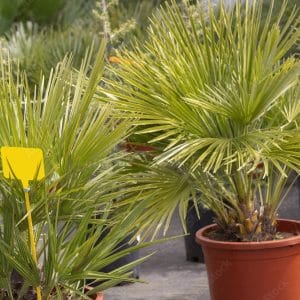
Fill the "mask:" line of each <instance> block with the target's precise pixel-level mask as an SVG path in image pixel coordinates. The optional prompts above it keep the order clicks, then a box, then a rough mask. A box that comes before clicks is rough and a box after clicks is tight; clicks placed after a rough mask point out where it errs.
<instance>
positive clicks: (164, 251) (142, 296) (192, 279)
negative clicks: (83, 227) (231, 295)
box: [105, 183, 300, 300]
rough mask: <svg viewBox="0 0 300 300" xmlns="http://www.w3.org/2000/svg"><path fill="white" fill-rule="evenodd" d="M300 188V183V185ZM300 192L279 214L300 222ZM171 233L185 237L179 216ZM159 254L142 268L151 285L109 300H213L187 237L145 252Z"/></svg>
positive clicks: (109, 295) (120, 291) (116, 291)
mask: <svg viewBox="0 0 300 300" xmlns="http://www.w3.org/2000/svg"><path fill="white" fill-rule="evenodd" d="M298 185H299V186H300V184H299V183H298ZM299 198H300V197H299V190H297V189H296V188H295V189H293V190H292V191H291V193H290V194H289V196H288V199H287V201H285V203H283V205H282V207H281V209H280V212H279V215H280V216H281V217H285V218H291V219H300V202H299ZM169 234H170V235H171V236H172V235H178V234H182V229H181V226H180V221H179V218H178V216H175V217H174V220H173V222H172V224H171V227H170V231H169ZM153 251H157V252H156V253H155V255H154V256H153V257H151V258H150V259H149V260H148V261H146V262H145V263H144V264H142V265H141V267H140V277H141V279H143V280H144V281H146V282H147V283H145V284H141V283H135V284H131V285H127V286H123V287H115V288H112V289H110V290H108V291H105V300H210V297H209V290H208V284H207V275H206V271H205V265H204V264H200V263H193V262H187V261H186V260H185V247H184V241H183V238H180V239H177V240H173V241H168V242H165V243H163V244H160V245H156V246H154V247H152V248H147V249H143V250H142V255H146V254H148V253H151V252H153Z"/></svg>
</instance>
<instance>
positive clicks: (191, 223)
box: [184, 201, 214, 263]
mask: <svg viewBox="0 0 300 300" xmlns="http://www.w3.org/2000/svg"><path fill="white" fill-rule="evenodd" d="M198 209H199V212H200V219H199V217H198V215H197V211H196V209H195V206H194V202H192V201H190V202H189V205H188V210H187V215H186V228H187V232H188V233H189V235H186V236H185V237H184V245H185V251H186V260H187V261H193V262H200V263H204V256H203V251H202V248H201V246H200V245H199V244H198V243H196V240H195V237H196V232H197V231H198V230H199V229H201V228H203V227H205V226H207V225H210V224H212V223H213V218H214V213H213V212H212V210H210V209H207V208H205V207H203V206H202V205H199V207H198Z"/></svg>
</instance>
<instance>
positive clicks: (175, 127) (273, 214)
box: [99, 0, 300, 241]
mask: <svg viewBox="0 0 300 300" xmlns="http://www.w3.org/2000/svg"><path fill="white" fill-rule="evenodd" d="M273 2H274V1H273ZM273 2H272V3H273ZM286 5H287V2H286V1H285V2H284V3H283V5H282V7H281V10H280V13H279V14H278V15H277V16H276V17H275V19H273V18H272V16H273V15H272V6H273V5H271V9H270V10H269V11H268V13H267V16H266V17H265V18H262V11H263V1H259V0H254V1H243V2H242V1H238V0H237V1H236V2H235V5H234V6H233V7H230V8H229V7H226V6H225V5H223V3H221V5H220V7H218V9H215V7H214V6H213V5H209V6H208V8H205V9H204V8H203V7H202V6H201V5H200V4H196V5H193V6H191V5H186V6H184V7H183V9H182V6H181V9H179V7H178V6H177V5H176V4H175V1H172V3H171V4H170V5H167V7H166V8H165V9H161V10H160V12H159V13H158V14H157V15H156V16H154V17H153V18H152V23H151V26H150V28H149V38H148V40H147V42H145V43H144V44H138V43H137V44H136V45H135V48H134V49H133V50H132V51H127V52H126V51H123V52H121V53H120V61H121V63H120V65H119V66H118V67H117V68H114V69H113V70H112V71H113V72H114V73H115V75H116V76H117V77H118V78H119V81H110V80H107V81H106V86H107V87H106V88H105V89H103V88H100V89H99V94H102V93H105V94H106V95H107V96H108V98H109V99H111V101H112V102H113V103H114V106H115V108H117V109H118V110H117V111H116V114H117V115H118V116H122V117H124V118H129V119H130V118H134V119H135V124H136V125H137V126H138V127H137V128H138V129H139V130H138V131H137V132H136V134H137V135H149V134H150V135H154V137H153V138H152V139H151V140H148V142H149V143H150V144H151V143H153V144H155V143H160V145H161V148H160V149H161V151H160V153H156V156H155V157H154V159H153V161H151V162H150V166H145V165H142V167H140V165H139V163H135V162H134V163H132V165H131V166H130V168H134V169H135V170H136V174H137V176H135V178H134V179H135V180H136V184H137V186H138V189H139V190H142V192H141V198H142V199H143V201H145V202H146V203H147V205H148V209H149V210H148V214H147V217H148V221H147V222H146V223H147V224H149V223H151V224H152V225H153V224H154V223H153V222H152V221H150V220H149V218H150V217H152V218H154V219H155V221H156V224H158V225H159V226H161V224H162V223H163V222H166V223H167V224H168V222H169V219H170V217H171V214H172V212H173V211H174V209H175V207H176V206H177V205H178V204H179V206H180V212H181V215H182V218H183V219H184V218H185V213H186V207H187V201H188V199H189V197H190V195H192V196H193V195H194V196H195V195H196V194H197V192H200V193H201V201H202V203H204V204H205V205H206V206H208V207H210V208H211V209H212V210H213V211H214V212H215V214H216V216H217V218H216V221H217V223H218V224H219V225H220V228H221V231H222V234H223V235H225V238H226V239H229V240H234V241H257V240H269V239H273V238H274V237H275V236H276V218H277V210H278V205H279V203H280V202H281V201H282V200H283V198H284V197H285V196H286V195H285V191H286V188H285V183H286V179H287V177H288V175H289V173H290V172H291V170H295V171H297V172H299V170H300V168H299V167H300V131H299V121H300V106H299V105H300V101H299V92H300V88H299V70H300V63H299V60H298V59H297V58H296V57H293V56H291V57H289V58H284V57H285V54H286V53H288V51H289V50H290V49H291V48H292V47H293V45H295V44H296V43H297V42H299V34H300V31H299V17H298V14H297V13H298V10H296V9H293V10H292V11H291V13H290V16H289V18H288V19H287V20H286V21H285V22H282V16H283V15H284V12H285V8H286ZM172 170H176V174H177V175H174V174H175V173H174V172H171V171H172ZM172 177H173V178H172ZM171 191H173V192H171ZM153 199H154V200H153ZM153 215H154V217H153Z"/></svg>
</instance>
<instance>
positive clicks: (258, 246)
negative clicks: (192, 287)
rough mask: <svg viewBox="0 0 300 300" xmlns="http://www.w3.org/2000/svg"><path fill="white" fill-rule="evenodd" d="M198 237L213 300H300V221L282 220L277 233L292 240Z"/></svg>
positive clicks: (200, 232) (203, 231) (199, 234)
mask: <svg viewBox="0 0 300 300" xmlns="http://www.w3.org/2000/svg"><path fill="white" fill-rule="evenodd" d="M215 228H216V225H210V226H207V227H205V228H203V229H201V230H199V231H198V232H197V233H196V239H197V242H198V243H200V244H201V245H202V249H203V252H204V257H205V262H206V267H207V272H208V280H209V288H210V294H211V300H298V299H300V284H299V282H300V235H294V234H298V233H299V232H300V221H291V220H279V221H278V227H277V228H278V231H280V232H286V233H291V234H292V236H290V237H288V238H285V239H281V240H274V241H266V242H245V243H244V242H224V241H216V240H211V239H209V238H207V237H206V234H207V232H209V231H211V230H214V229H215Z"/></svg>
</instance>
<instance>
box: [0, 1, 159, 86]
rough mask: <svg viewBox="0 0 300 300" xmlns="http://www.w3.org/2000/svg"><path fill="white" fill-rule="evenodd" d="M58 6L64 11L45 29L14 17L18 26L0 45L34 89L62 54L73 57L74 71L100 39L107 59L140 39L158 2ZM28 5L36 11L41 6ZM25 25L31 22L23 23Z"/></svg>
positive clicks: (37, 24) (69, 3) (62, 56)
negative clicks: (25, 74) (106, 48)
mask: <svg viewBox="0 0 300 300" xmlns="http://www.w3.org/2000/svg"><path fill="white" fill-rule="evenodd" d="M58 2H59V3H63V2H64V6H63V9H62V12H61V15H60V16H59V17H57V20H56V19H55V20H56V21H55V20H53V22H51V23H50V24H48V26H44V25H45V24H44V23H43V22H40V21H39V20H37V19H36V18H34V16H32V15H31V14H29V13H28V14H27V15H26V16H23V17H22V18H19V19H17V18H15V20H18V21H23V22H20V23H17V24H16V25H15V26H13V27H12V29H11V30H10V31H7V32H6V35H5V37H4V38H2V41H1V47H2V49H4V50H5V51H8V52H9V53H10V57H11V59H12V60H13V62H14V63H15V64H19V65H20V68H21V69H22V70H26V73H27V77H28V81H29V83H30V84H31V85H34V84H37V83H38V82H39V81H40V77H41V75H44V76H46V78H48V76H49V74H50V71H51V69H52V68H53V67H55V66H56V64H57V63H59V62H60V61H62V60H63V58H64V57H65V55H69V54H72V57H73V66H74V67H76V68H79V67H80V65H81V62H82V59H83V58H84V54H85V52H86V50H87V49H88V48H94V49H97V48H98V46H99V44H100V41H101V39H102V38H103V36H105V37H106V38H107V40H108V41H109V47H108V50H107V53H108V54H109V53H112V51H113V49H116V48H119V47H122V46H124V45H127V44H128V43H130V41H131V40H132V39H133V37H134V36H135V37H138V38H143V37H144V33H145V28H146V26H147V24H148V21H147V18H148V16H149V15H150V14H151V13H152V11H153V10H154V8H156V7H157V6H158V4H159V3H160V1H139V2H138V4H137V3H136V2H135V1H132V2H125V1H98V2H95V1H87V2H84V1H77V2H76V5H75V4H74V1H71V0H70V1H63V2H62V1H58ZM30 3H31V5H32V6H33V7H35V5H41V3H42V2H39V1H33V2H30ZM38 3H40V4H38ZM51 3H52V2H51ZM27 4H28V5H29V3H27ZM71 4H72V5H71ZM51 5H52V4H51ZM43 7H44V6H43ZM15 9H17V8H16V7H15ZM45 9H46V6H45ZM53 9H54V6H53ZM37 10H38V11H39V9H38V8H37ZM39 17H41V18H43V15H42V14H39ZM26 20H30V21H27V22H24V21H26ZM95 54H96V53H95V52H94V53H93V56H94V57H95ZM93 59H94V58H93Z"/></svg>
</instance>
